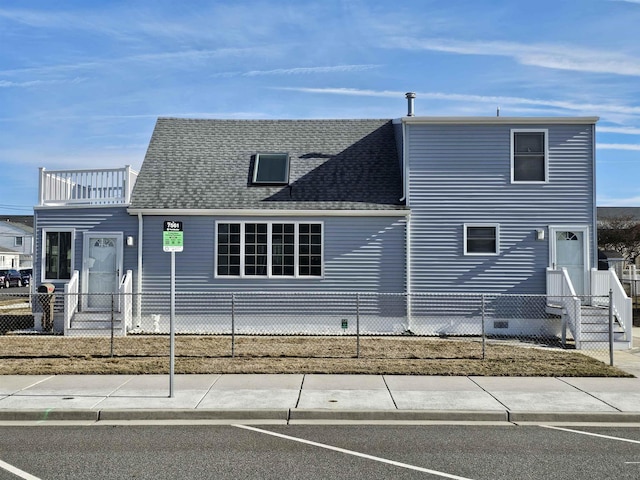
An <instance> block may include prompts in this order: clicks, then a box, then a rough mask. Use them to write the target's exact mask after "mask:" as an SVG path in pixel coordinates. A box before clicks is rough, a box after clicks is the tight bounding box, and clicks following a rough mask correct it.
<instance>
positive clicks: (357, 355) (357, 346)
mask: <svg viewBox="0 0 640 480" xmlns="http://www.w3.org/2000/svg"><path fill="white" fill-rule="evenodd" d="M356 357H357V358H360V294H359V293H356Z"/></svg>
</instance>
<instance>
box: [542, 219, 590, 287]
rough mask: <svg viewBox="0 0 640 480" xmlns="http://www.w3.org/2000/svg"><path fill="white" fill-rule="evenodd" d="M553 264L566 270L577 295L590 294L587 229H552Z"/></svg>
mask: <svg viewBox="0 0 640 480" xmlns="http://www.w3.org/2000/svg"><path fill="white" fill-rule="evenodd" d="M549 230H550V233H551V239H552V242H553V245H552V247H551V264H552V266H553V267H555V268H566V269H567V273H568V274H569V278H570V279H571V283H572V284H573V288H574V289H575V292H576V294H577V295H585V294H587V293H588V284H587V280H588V272H589V268H590V267H589V248H588V243H587V239H588V231H589V230H588V228H587V227H575V228H572V227H556V228H550V229H549Z"/></svg>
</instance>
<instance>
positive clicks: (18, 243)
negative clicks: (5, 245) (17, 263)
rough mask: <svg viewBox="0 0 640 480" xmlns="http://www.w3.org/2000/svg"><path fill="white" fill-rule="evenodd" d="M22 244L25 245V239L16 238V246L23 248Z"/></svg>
mask: <svg viewBox="0 0 640 480" xmlns="http://www.w3.org/2000/svg"><path fill="white" fill-rule="evenodd" d="M22 244H23V237H16V241H15V243H14V245H15V246H16V247H21V246H22Z"/></svg>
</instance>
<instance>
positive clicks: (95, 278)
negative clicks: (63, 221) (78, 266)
mask: <svg viewBox="0 0 640 480" xmlns="http://www.w3.org/2000/svg"><path fill="white" fill-rule="evenodd" d="M83 252H84V253H83V257H84V258H83V260H84V262H83V277H82V292H83V294H84V295H82V307H83V310H100V311H108V310H111V304H112V299H113V304H114V307H115V308H116V309H117V308H118V305H119V302H118V299H117V298H116V297H114V296H113V295H112V294H115V293H118V286H119V283H120V272H121V271H122V234H121V233H85V235H84V249H83Z"/></svg>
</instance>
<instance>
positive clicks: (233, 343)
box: [231, 293, 236, 358]
mask: <svg viewBox="0 0 640 480" xmlns="http://www.w3.org/2000/svg"><path fill="white" fill-rule="evenodd" d="M235 310H236V294H235V293H232V294H231V358H234V357H235V355H236V312H235Z"/></svg>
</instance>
